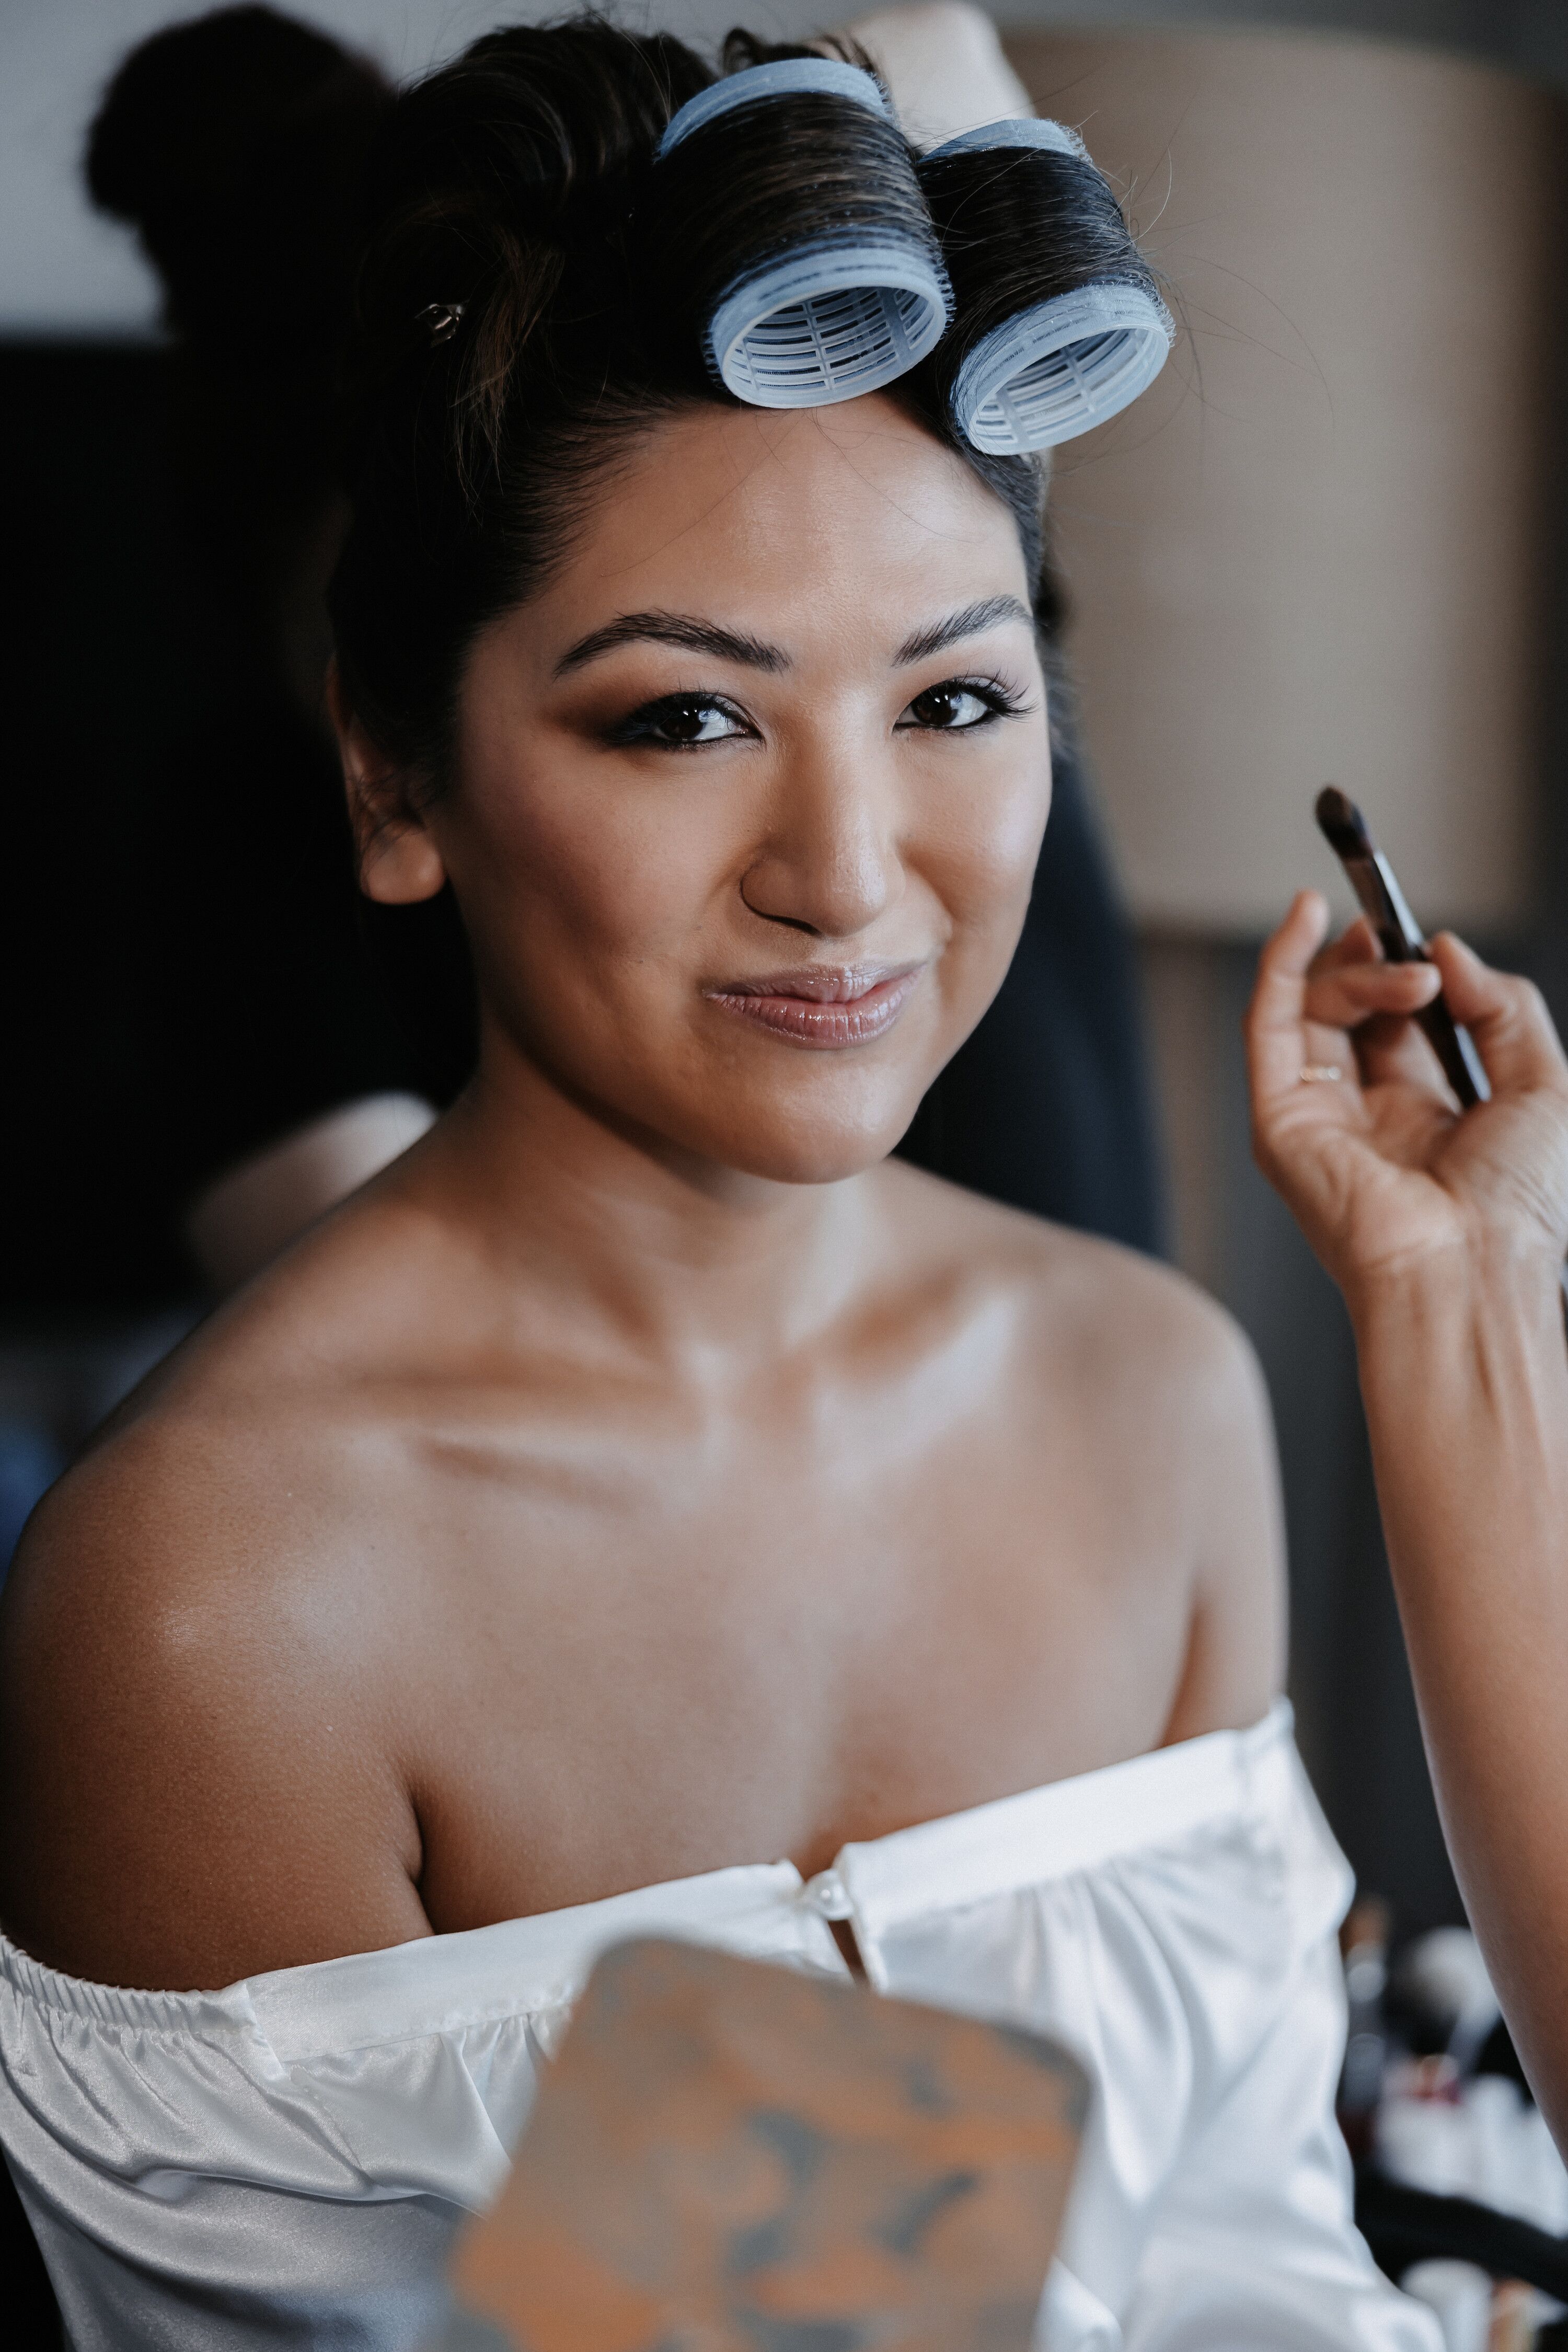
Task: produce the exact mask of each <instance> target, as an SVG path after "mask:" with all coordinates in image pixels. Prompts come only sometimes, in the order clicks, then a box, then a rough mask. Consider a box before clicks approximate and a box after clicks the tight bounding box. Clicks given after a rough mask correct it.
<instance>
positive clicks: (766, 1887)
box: [0, 1699, 1292, 2063]
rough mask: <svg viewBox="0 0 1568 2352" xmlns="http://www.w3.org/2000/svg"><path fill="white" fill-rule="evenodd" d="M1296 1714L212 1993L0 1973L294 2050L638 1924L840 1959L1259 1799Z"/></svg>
mask: <svg viewBox="0 0 1568 2352" xmlns="http://www.w3.org/2000/svg"><path fill="white" fill-rule="evenodd" d="M1291 1727H1292V1715H1291V1709H1290V1707H1289V1702H1288V1701H1286V1700H1284V1699H1279V1700H1277V1701H1276V1702H1275V1704H1274V1706H1271V1707H1270V1708H1269V1710H1268V1713H1267V1714H1266V1715H1265V1716H1263V1717H1261V1718H1260V1719H1259V1720H1258V1722H1257V1723H1255V1724H1253V1725H1251V1726H1250V1727H1248V1728H1247V1729H1245V1730H1221V1731H1210V1732H1204V1733H1201V1734H1199V1735H1198V1736H1197V1737H1196V1738H1191V1739H1184V1740H1180V1741H1177V1742H1175V1743H1173V1745H1171V1746H1170V1747H1165V1748H1150V1749H1147V1750H1146V1751H1145V1752H1144V1753H1142V1755H1138V1756H1132V1757H1129V1758H1127V1759H1124V1760H1123V1761H1121V1762H1120V1763H1115V1764H1107V1765H1101V1766H1099V1767H1097V1768H1096V1769H1094V1770H1092V1771H1089V1772H1081V1773H1076V1774H1073V1775H1071V1776H1070V1777H1068V1779H1065V1780H1051V1781H1047V1782H1046V1783H1044V1784H1043V1785H1042V1786H1041V1787H1039V1788H1037V1789H1031V1790H1024V1791H1022V1792H1021V1793H1019V1794H1018V1795H1016V1796H1010V1797H998V1798H993V1799H991V1800H989V1801H987V1802H985V1803H984V1804H980V1805H973V1806H969V1807H967V1808H965V1809H964V1810H963V1811H961V1812H955V1813H947V1814H942V1815H941V1816H939V1817H937V1818H936V1819H933V1820H931V1821H928V1822H918V1823H916V1824H915V1825H914V1826H913V1827H912V1828H909V1829H903V1830H894V1831H892V1832H889V1834H888V1835H886V1836H884V1837H880V1838H876V1839H871V1840H868V1841H865V1842H863V1843H849V1844H847V1845H845V1846H844V1847H843V1848H842V1849H841V1850H840V1852H839V1853H838V1854H837V1857H836V1859H835V1861H834V1863H833V1864H832V1865H831V1867H830V1868H829V1869H828V1870H826V1871H823V1872H819V1873H818V1874H817V1876H816V1878H814V1879H812V1880H809V1881H807V1880H805V1879H804V1878H803V1877H802V1874H801V1873H800V1871H799V1870H798V1869H797V1868H796V1866H795V1864H794V1863H792V1862H773V1863H742V1864H734V1865H731V1866H729V1867H723V1868H720V1869H717V1870H710V1871H703V1872H701V1873H699V1874H696V1875H694V1876H692V1877H689V1878H681V1879H670V1880H667V1881H663V1882H661V1883H658V1884H656V1885H648V1886H641V1887H635V1888H631V1889H628V1890H627V1891H626V1892H625V1893H622V1894H619V1895H605V1896H603V1897H602V1898H600V1899H599V1900H598V1901H596V1902H592V1903H581V1904H574V1905H571V1906H566V1907H565V1908H563V1909H560V1910H555V1911H541V1912H531V1913H525V1914H524V1915H523V1916H521V1917H518V1918H515V1919H504V1920H498V1921H496V1922H494V1923H492V1924H491V1925H490V1926H488V1927H469V1928H463V1929H459V1930H458V1931H456V1932H453V1933H450V1934H447V1935H437V1936H424V1937H417V1938H416V1939H415V1940H414V1941H412V1942H410V1943H405V1944H395V1945H390V1946H387V1947H385V1948H383V1949H381V1950H377V1951H369V1952H353V1953H346V1954H343V1955H342V1956H341V1957H339V1958H332V1959H327V1960H310V1961H304V1962H301V1963H300V1964H299V1965H298V1966H296V1967H293V1968H287V1969H272V1970H268V1971H264V1972H262V1973H259V1974H258V1975H256V1976H251V1977H246V1978H241V1979H237V1981H236V1982H235V1983H233V1984H230V1985H226V1986H225V1987H223V1988H221V1989H220V1990H214V1991H203V1990H197V1991H191V1992H163V1991H153V1990H141V1989H139V1988H124V1987H119V1986H112V1985H101V1984H95V1983H92V1982H91V1981H89V1980H88V1979H82V1978H78V1977H70V1976H66V1975H64V1974H62V1973H61V1972H60V1971H58V1970H57V1969H49V1968H47V1967H46V1966H45V1965H44V1964H43V1963H42V1962H41V1961H38V1960H35V1959H33V1958H31V1956H30V1955H29V1954H27V1953H26V1952H24V1951H23V1950H22V1949H21V1948H20V1947H19V1946H17V1945H16V1944H13V1943H12V1942H11V1941H10V1940H9V1938H8V1937H5V1936H3V1935H0V1982H5V1983H8V1984H9V1985H10V1986H11V1987H12V1989H13V1990H14V1991H15V1992H16V1994H17V1995H18V1996H20V1997H21V1998H23V1999H24V2000H27V2001H29V2002H31V2003H34V2004H37V2006H40V2007H43V2008H47V2009H51V2010H56V2011H67V2012H68V2013H70V2014H72V2015H74V2016H77V2017H81V2018H86V2019H90V2020H94V2021H98V2022H100V2023H101V2024H104V2025H110V2026H125V2027H131V2028H132V2029H134V2030H136V2031H139V2032H178V2033H182V2034H185V2033H191V2032H197V2033H201V2032H208V2033H211V2032H234V2031H236V2030H238V2031H240V2032H243V2033H245V2034H247V2036H249V2035H255V2034H258V2033H259V2034H260V2035H261V2036H262V2038H263V2039H264V2040H265V2041H266V2042H268V2044H269V2045H270V2046H271V2048H272V2050H273V2052H274V2054H275V2055H276V2056H277V2057H278V2058H279V2059H280V2060H282V2061H283V2062H284V2063H288V2062H289V2058H290V2057H292V2056H299V2055H302V2054H304V2053H305V2052H306V2051H307V2050H308V2049H314V2050H321V2049H322V2048H325V2047H332V2048H335V2049H343V2048H347V2047H353V2046H354V2045H355V2043H356V2042H361V2041H374V2042H384V2041H386V2040H389V2039H396V2038H400V2037H401V2036H404V2035H408V2036H412V2035H415V2034H418V2033H427V2032H440V2031H444V2030H449V2029H450V2028H452V2027H453V2026H456V2025H464V2026H468V2025H472V2024H475V2023H477V2022H480V2021H484V2020H485V2019H486V2018H502V2017H508V2016H514V2015H516V2014H517V2013H518V2012H519V2011H522V2010H537V2009H541V2008H546V2007H550V2006H553V2005H555V2004H557V2003H564V2002H566V2001H567V2000H570V1999H571V1997H572V1994H573V1992H574V1990H575V1989H576V1986H577V1985H578V1984H579V1983H580V1981H581V1979H582V1975H583V1972H584V1965H585V1962H586V1960H587V1959H589V1958H591V1957H592V1955H593V1953H594V1952H595V1950H598V1949H601V1948H603V1947H604V1946H605V1945H606V1944H609V1943H613V1942H616V1941H619V1940H621V1939H622V1938H623V1937H629V1936H635V1935H638V1934H649V1933H669V1934H677V1935H679V1934H681V1933H683V1932H684V1933H689V1934H691V1935H693V1936H695V1937H711V1938H712V1939H713V1940H716V1941H721V1942H723V1943H724V1944H725V1945H726V1946H728V1947H729V1948H731V1949H735V1950H742V1951H743V1950H746V1949H748V1948H752V1949H755V1950H756V1951H757V1952H759V1953H761V1954H764V1955H768V1956H772V1957H777V1958H783V1957H789V1956H791V1955H792V1953H794V1954H795V1955H797V1956H798V1957H800V1958H805V1959H813V1960H816V1962H818V1963H819V1964H826V1965H828V1966H833V1965H834V1964H835V1962H836V1960H837V1953H836V1948H835V1947H834V1946H833V1945H832V1943H831V1940H830V1938H828V1937H827V1936H826V1930H825V1925H824V1922H825V1920H826V1918H827V1917H832V1916H847V1917H852V1918H853V1919H854V1922H855V1925H856V1929H857V1933H858V1937H859V1938H860V1940H861V1943H862V1946H863V1948H864V1947H868V1946H871V1945H874V1943H875V1941H876V1939H877V1938H878V1937H881V1936H883V1935H886V1934H887V1933H888V1932H889V1929H891V1928H893V1927H897V1926H898V1925H899V1923H900V1921H901V1920H906V1919H909V1918H911V1917H916V1916H923V1915H932V1914H936V1913H939V1912H946V1911H952V1910H955V1909H959V1908H961V1907H963V1906H965V1905H967V1904H972V1903H977V1902H984V1901H987V1900H990V1899H992V1898H994V1897H995V1896H997V1895H1005V1894H1008V1893H1013V1892H1016V1891H1017V1890H1018V1889H1019V1888H1021V1887H1025V1886H1030V1885H1046V1884H1048V1883H1049V1882H1050V1881H1052V1880H1055V1879H1060V1878H1065V1877H1069V1876H1072V1875H1074V1874H1077V1873H1079V1872H1082V1871H1085V1870H1089V1869H1094V1868H1097V1867H1100V1866H1102V1865H1109V1864H1115V1863H1117V1862H1118V1861H1121V1860H1124V1859H1126V1858H1127V1857H1129V1856H1131V1855H1134V1854H1136V1853H1140V1852H1141V1851H1145V1850H1149V1849H1153V1848H1158V1847H1162V1846H1168V1845H1169V1844H1171V1843H1173V1841H1175V1840H1177V1839H1179V1838H1181V1837H1183V1836H1184V1835H1186V1834H1189V1833H1190V1832H1194V1831H1196V1830H1199V1829H1201V1828H1203V1827H1204V1826H1205V1825H1206V1824H1209V1823H1217V1822H1221V1821H1223V1820H1224V1819H1225V1818H1226V1817H1227V1816H1228V1815H1230V1814H1233V1813H1234V1812H1235V1811H1237V1808H1238V1807H1241V1806H1245V1805H1248V1804H1250V1803H1253V1802H1255V1801H1257V1798H1258V1793H1259V1790H1258V1774H1259V1772H1260V1771H1261V1770H1263V1769H1266V1768H1267V1767H1268V1764H1269V1763H1270V1761H1271V1760H1274V1761H1278V1760H1279V1759H1287V1758H1289V1755H1290V1753H1291V1739H1290V1735H1291ZM839 1965H841V1963H839ZM389 2029H390V2031H389Z"/></svg>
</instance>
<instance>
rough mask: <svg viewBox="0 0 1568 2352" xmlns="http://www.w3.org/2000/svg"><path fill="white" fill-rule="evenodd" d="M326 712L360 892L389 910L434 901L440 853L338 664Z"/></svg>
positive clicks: (331, 670)
mask: <svg viewBox="0 0 1568 2352" xmlns="http://www.w3.org/2000/svg"><path fill="white" fill-rule="evenodd" d="M327 708H328V709H329V710H330V711H331V715H332V725H333V727H334V729H335V730H336V731H337V738H338V754H339V757H340V758H341V759H342V763H343V791H344V793H346V794H347V797H348V804H349V823H350V824H352V825H353V836H354V848H355V850H356V852H357V854H358V858H359V887H360V888H361V889H362V890H363V892H364V895H365V897H366V898H374V899H376V900H378V901H379V903H380V904H381V905H382V906H384V907H410V906H413V905H414V904H415V903H416V900H418V899H420V898H434V897H435V896H436V894H437V891H438V890H439V889H441V888H442V887H443V886H444V885H445V883H446V879H447V868H446V866H445V865H444V864H443V862H442V858H441V853H440V851H439V850H438V849H437V846H436V844H435V842H434V841H433V840H432V838H431V836H430V835H429V833H428V831H427V830H426V826H425V824H423V823H422V821H421V820H420V818H418V817H417V816H416V815H414V814H411V813H410V811H409V808H408V804H407V802H406V800H405V798H404V795H403V793H402V792H401V791H400V789H399V772H398V770H397V768H396V766H395V764H394V762H393V761H391V760H389V759H388V758H387V757H386V754H385V753H384V751H381V750H380V749H379V748H378V747H377V746H376V745H375V744H374V742H373V741H372V740H371V739H370V737H369V736H368V735H367V734H366V732H365V730H364V729H363V727H362V726H361V724H360V722H359V720H358V719H356V718H355V716H354V714H353V711H352V710H351V709H350V708H349V705H348V700H347V698H346V697H345V695H344V693H343V686H342V678H341V677H340V676H339V675H338V666H337V663H336V662H335V661H333V662H332V663H331V664H330V665H329V667H328V670H327Z"/></svg>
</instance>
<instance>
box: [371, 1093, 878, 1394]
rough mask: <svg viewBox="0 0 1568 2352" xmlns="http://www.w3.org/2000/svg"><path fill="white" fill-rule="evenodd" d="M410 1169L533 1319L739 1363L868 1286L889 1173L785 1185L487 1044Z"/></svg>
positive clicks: (645, 1347) (694, 1357)
mask: <svg viewBox="0 0 1568 2352" xmlns="http://www.w3.org/2000/svg"><path fill="white" fill-rule="evenodd" d="M416 1163H417V1164H416V1166H411V1168H410V1178H411V1181H415V1182H416V1184H417V1187H418V1189H419V1191H420V1192H423V1193H424V1194H425V1195H426V1199H427V1200H429V1201H431V1202H432V1204H433V1205H435V1204H437V1203H438V1207H439V1212H440V1213H441V1215H442V1217H443V1218H444V1219H446V1220H448V1221H451V1222H453V1223H456V1225H457V1227H458V1230H460V1231H462V1232H465V1233H466V1234H468V1236H469V1237H470V1238H471V1240H472V1241H473V1243H474V1244H477V1247H478V1251H479V1255H481V1257H482V1258H483V1260H484V1261H485V1262H486V1265H487V1267H488V1268H489V1269H490V1270H493V1274H494V1276H495V1278H496V1279H497V1281H498V1283H499V1284H500V1289H501V1292H502V1294H503V1295H504V1292H505V1291H506V1290H507V1289H508V1288H509V1287H510V1289H511V1290H512V1291H513V1294H514V1297H515V1299H516V1304H517V1307H518V1308H519V1311H520V1312H526V1313H527V1314H528V1315H529V1317H530V1318H531V1320H532V1318H535V1317H537V1315H538V1313H539V1312H540V1310H541V1309H542V1308H543V1309H544V1310H545V1311H547V1312H548V1311H549V1309H550V1308H551V1307H558V1308H560V1309H562V1310H564V1312H565V1313H566V1314H568V1315H569V1316H570V1318H572V1322H573V1324H574V1328H577V1329H579V1330H580V1331H581V1332H582V1334H583V1336H584V1337H586V1336H587V1334H588V1331H589V1330H590V1329H592V1328H593V1326H594V1325H595V1324H597V1325H598V1327H599V1336H600V1337H601V1338H602V1339H604V1340H605V1341H606V1342H607V1343H609V1344H610V1345H611V1346H620V1347H628V1348H630V1349H633V1350H634V1351H635V1352H637V1353H638V1354H651V1355H653V1356H656V1357H658V1356H663V1357H667V1358H668V1359H669V1360H671V1361H672V1362H673V1361H679V1362H680V1363H681V1364H682V1365H683V1367H684V1368H685V1369H686V1370H688V1371H689V1372H690V1373H691V1374H692V1375H693V1376H696V1377H699V1378H700V1377H701V1376H702V1374H703V1373H704V1372H705V1371H706V1372H707V1373H708V1374H710V1376H712V1377H721V1376H723V1375H724V1374H725V1373H733V1372H734V1371H736V1370H741V1369H742V1368H743V1367H744V1366H745V1365H747V1364H751V1363H755V1362H757V1361H759V1360H766V1359H769V1358H776V1357H777V1356H778V1355H779V1354H780V1353H783V1352H786V1351H788V1350H790V1349H793V1348H795V1347H798V1346H800V1345H802V1344H803V1343H805V1342H806V1341H808V1340H809V1339H810V1338H811V1336H812V1334H813V1333H814V1332H815V1331H817V1330H820V1329H821V1328H824V1327H825V1326H826V1325H827V1324H828V1323H829V1322H831V1321H832V1320H833V1319H834V1318H836V1317H837V1316H838V1315H839V1314H841V1313H842V1311H843V1310H844V1308H845V1307H846V1305H847V1303H848V1302H849V1301H850V1299H851V1298H852V1297H853V1296H854V1295H855V1293H856V1292H857V1290H858V1289H860V1288H862V1287H863V1286H864V1282H865V1276H866V1269H867V1265H868V1258H869V1256H870V1255H871V1254H872V1249H873V1241H874V1234H875V1233H876V1231H877V1228H878V1226H879V1223H880V1220H879V1218H878V1216H877V1213H876V1208H875V1201H874V1194H875V1192H876V1190H877V1189H878V1186H877V1172H876V1171H871V1172H870V1173H868V1175H860V1176H851V1177H847V1178H845V1179H842V1180H840V1181H837V1182H831V1183H816V1184H811V1183H784V1182H780V1181H775V1180H773V1179H772V1178H768V1177H763V1176H753V1175H750V1174H747V1173H745V1172H744V1171H740V1170H737V1169H733V1168H727V1167H723V1166H721V1165H720V1164H718V1163H717V1162H715V1161H713V1160H707V1159H702V1158H700V1157H698V1156H697V1155H695V1154H692V1153H689V1152H686V1151H683V1150H680V1149H679V1148H678V1147H676V1146H674V1145H671V1144H669V1143H668V1142H666V1141H665V1140H664V1139H661V1138H659V1137H657V1136H654V1135H651V1134H648V1133H646V1132H638V1131H637V1130H636V1129H633V1128H631V1127H629V1126H626V1125H618V1124H617V1123H616V1122H615V1121H614V1120H613V1119H612V1118H608V1117H606V1115H605V1113H604V1112H603V1111H602V1110H600V1109H599V1108H597V1107H596V1106H594V1105H592V1104H588V1103H585V1102H584V1101H581V1100H579V1099H576V1098H574V1097H573V1096H571V1095H570V1094H568V1093H567V1092H566V1091H565V1090H564V1089H563V1087H559V1086H558V1085H556V1084H555V1083H554V1082H553V1081H552V1079H551V1078H550V1077H549V1076H547V1075H546V1074H545V1073H544V1072H543V1071H542V1070H540V1069H539V1068H538V1067H537V1066H534V1065H533V1064H531V1063H529V1062H526V1061H524V1060H523V1059H522V1058H521V1056H516V1055H507V1056H506V1057H505V1058H504V1060H501V1059H500V1057H493V1058H492V1057H487V1058H486V1059H485V1060H484V1061H482V1062H481V1066H480V1068H479V1072H478V1073H477V1075H476V1076H475V1078H474V1080H473V1082H472V1083H471V1085H470V1086H469V1087H468V1089H467V1090H466V1091H465V1093H464V1094H463V1096H462V1097H460V1098H459V1099H458V1102H457V1103H455V1104H454V1105H453V1107H452V1108H451V1109H450V1110H449V1111H448V1112H447V1114H446V1116H445V1117H444V1118H442V1119H441V1120H440V1121H439V1122H438V1123H437V1127H436V1128H435V1129H433V1130H432V1131H431V1133H430V1135H429V1136H428V1137H427V1138H426V1141H425V1142H424V1143H423V1144H422V1145H421V1146H420V1147H418V1150H417V1153H416Z"/></svg>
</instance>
